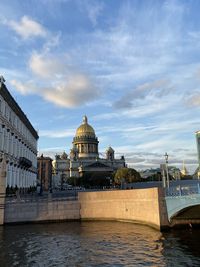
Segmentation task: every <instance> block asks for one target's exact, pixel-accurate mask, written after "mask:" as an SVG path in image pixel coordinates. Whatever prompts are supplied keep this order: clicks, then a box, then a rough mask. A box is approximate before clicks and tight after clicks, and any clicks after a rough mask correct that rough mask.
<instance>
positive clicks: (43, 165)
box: [37, 154, 52, 191]
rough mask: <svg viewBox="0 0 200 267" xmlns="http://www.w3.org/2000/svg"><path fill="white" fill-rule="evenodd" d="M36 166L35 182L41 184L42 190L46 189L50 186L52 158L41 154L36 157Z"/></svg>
mask: <svg viewBox="0 0 200 267" xmlns="http://www.w3.org/2000/svg"><path fill="white" fill-rule="evenodd" d="M37 166H38V177H37V178H38V179H37V182H38V183H39V184H40V185H41V186H42V190H44V191H48V190H49V189H50V188H52V159H51V158H50V157H44V156H43V154H42V155H41V156H40V157H38V158H37Z"/></svg>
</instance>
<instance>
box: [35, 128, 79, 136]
mask: <svg viewBox="0 0 200 267" xmlns="http://www.w3.org/2000/svg"><path fill="white" fill-rule="evenodd" d="M75 132H76V130H75V129H67V130H60V131H58V130H40V131H39V135H40V137H49V138H63V137H74V135H75Z"/></svg>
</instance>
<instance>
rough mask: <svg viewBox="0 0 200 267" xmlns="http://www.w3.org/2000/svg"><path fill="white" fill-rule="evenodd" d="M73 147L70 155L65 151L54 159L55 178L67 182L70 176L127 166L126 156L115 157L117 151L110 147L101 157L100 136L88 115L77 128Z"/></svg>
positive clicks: (108, 172) (108, 170) (109, 170)
mask: <svg viewBox="0 0 200 267" xmlns="http://www.w3.org/2000/svg"><path fill="white" fill-rule="evenodd" d="M72 144H73V147H72V149H71V150H70V155H69V156H68V155H67V154H66V153H65V152H64V153H63V154H62V155H56V157H55V160H54V161H53V168H54V173H55V174H56V175H55V176H54V180H57V181H62V183H63V182H65V181H67V179H68V178H69V177H81V176H83V175H84V174H85V173H104V174H105V173H107V174H108V176H109V174H111V173H112V172H113V171H115V170H117V169H119V168H123V167H125V166H126V163H125V159H124V156H122V157H121V158H120V159H116V158H115V151H114V150H113V149H112V148H111V147H109V148H108V149H107V150H106V157H105V158H100V157H99V151H98V144H99V141H98V138H97V136H96V134H95V131H94V129H93V127H92V126H91V125H89V123H88V119H87V117H86V116H84V117H83V122H82V124H81V125H80V126H79V127H78V128H77V130H76V134H75V137H74V138H73V141H72Z"/></svg>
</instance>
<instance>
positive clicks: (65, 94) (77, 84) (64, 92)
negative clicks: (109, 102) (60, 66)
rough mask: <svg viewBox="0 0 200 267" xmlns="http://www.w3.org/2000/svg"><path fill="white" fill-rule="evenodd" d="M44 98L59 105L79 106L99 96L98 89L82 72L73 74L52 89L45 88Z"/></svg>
mask: <svg viewBox="0 0 200 267" xmlns="http://www.w3.org/2000/svg"><path fill="white" fill-rule="evenodd" d="M43 96H44V98H45V99H46V100H48V101H50V102H52V103H54V104H56V105H58V106H62V107H68V108H72V107H77V106H79V105H83V104H86V103H88V102H90V101H91V100H93V99H95V98H96V97H97V96H98V91H97V90H96V88H95V87H94V86H93V85H92V84H91V82H90V80H89V79H88V78H87V77H86V76H84V75H82V74H73V75H71V76H70V77H66V78H65V80H63V81H62V82H60V83H58V84H57V86H56V87H54V88H52V89H50V90H49V89H45V90H44V94H43Z"/></svg>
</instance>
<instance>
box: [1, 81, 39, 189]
mask: <svg viewBox="0 0 200 267" xmlns="http://www.w3.org/2000/svg"><path fill="white" fill-rule="evenodd" d="M37 140H38V134H37V132H36V130H35V129H34V128H33V126H32V125H31V123H30V121H29V120H28V118H27V117H26V115H25V114H24V112H23V111H22V110H21V108H20V107H19V105H18V104H17V103H16V101H15V100H14V98H13V97H12V96H11V94H10V93H9V91H8V89H7V88H6V86H5V84H4V79H3V77H0V162H2V160H3V159H5V160H6V169H5V171H6V185H7V186H9V187H11V186H12V187H15V186H17V187H18V188H24V189H26V188H29V187H30V186H35V185H36V178H37Z"/></svg>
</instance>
